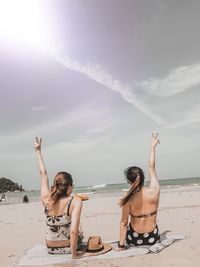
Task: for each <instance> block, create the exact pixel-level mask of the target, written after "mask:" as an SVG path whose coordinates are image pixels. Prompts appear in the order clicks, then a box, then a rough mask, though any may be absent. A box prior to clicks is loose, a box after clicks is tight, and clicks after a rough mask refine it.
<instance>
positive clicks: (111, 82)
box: [45, 46, 165, 125]
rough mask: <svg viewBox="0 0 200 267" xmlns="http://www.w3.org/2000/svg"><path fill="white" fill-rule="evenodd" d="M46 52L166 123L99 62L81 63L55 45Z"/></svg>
mask: <svg viewBox="0 0 200 267" xmlns="http://www.w3.org/2000/svg"><path fill="white" fill-rule="evenodd" d="M45 52H46V53H47V54H48V55H49V56H51V57H52V58H53V59H54V60H56V61H57V62H59V63H60V64H61V65H63V66H64V67H65V68H67V69H69V70H72V71H77V72H79V73H82V74H84V75H86V76H87V77H88V78H89V79H91V80H93V81H95V82H97V83H99V84H102V85H104V86H106V87H107V88H108V89H110V90H112V91H114V92H117V93H119V94H120V95H121V97H122V98H123V99H124V100H125V101H126V102H128V103H130V104H131V105H133V106H134V107H136V108H137V109H138V110H139V111H141V112H142V113H144V114H145V115H147V116H148V117H149V118H150V119H152V120H153V121H155V122H156V123H158V124H160V125H163V124H164V123H165V122H164V120H163V118H162V117H160V116H159V115H157V114H154V113H153V112H152V111H151V110H150V109H149V107H148V106H147V105H146V104H145V103H144V101H143V100H141V99H139V98H138V96H137V95H136V94H134V92H133V89H132V88H131V87H130V86H128V85H123V84H122V83H121V82H120V81H119V80H117V79H114V78H113V77H112V75H111V74H109V73H107V72H106V71H105V70H104V69H103V68H102V67H101V66H100V65H99V64H96V63H94V64H92V63H86V64H81V63H80V62H79V61H76V60H73V59H72V58H71V57H70V56H68V55H63V54H62V53H61V52H60V50H59V48H57V47H55V46H53V47H49V48H48V50H46V51H45Z"/></svg>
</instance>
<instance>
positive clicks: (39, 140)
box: [34, 137, 42, 152]
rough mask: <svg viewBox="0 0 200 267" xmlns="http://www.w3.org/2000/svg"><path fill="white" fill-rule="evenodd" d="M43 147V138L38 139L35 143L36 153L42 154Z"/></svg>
mask: <svg viewBox="0 0 200 267" xmlns="http://www.w3.org/2000/svg"><path fill="white" fill-rule="evenodd" d="M41 147H42V138H38V137H36V138H35V143H34V148H35V152H41Z"/></svg>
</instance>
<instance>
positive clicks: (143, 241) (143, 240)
mask: <svg viewBox="0 0 200 267" xmlns="http://www.w3.org/2000/svg"><path fill="white" fill-rule="evenodd" d="M156 214H157V211H155V212H152V213H148V214H143V215H138V216H134V215H132V214H130V215H131V217H133V218H148V217H151V216H153V215H156ZM159 241H160V233H159V230H158V226H157V225H156V227H155V228H154V229H153V231H151V232H146V233H137V232H136V231H135V230H134V229H133V227H132V225H131V223H130V224H129V226H128V228H127V232H126V242H127V244H128V245H129V246H140V245H154V244H155V243H157V242H159Z"/></svg>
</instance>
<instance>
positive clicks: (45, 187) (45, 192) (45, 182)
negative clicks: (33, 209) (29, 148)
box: [34, 137, 49, 205]
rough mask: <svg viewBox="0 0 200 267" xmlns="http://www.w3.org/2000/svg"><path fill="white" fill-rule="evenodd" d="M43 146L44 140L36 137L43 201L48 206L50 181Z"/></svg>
mask: <svg viewBox="0 0 200 267" xmlns="http://www.w3.org/2000/svg"><path fill="white" fill-rule="evenodd" d="M41 146H42V138H38V137H36V139H35V143H34V148H35V152H36V156H37V160H38V166H39V171H40V175H41V200H42V202H43V204H44V205H46V202H47V198H48V196H49V179H48V175H47V171H46V168H45V165H44V161H43V158H42V152H41Z"/></svg>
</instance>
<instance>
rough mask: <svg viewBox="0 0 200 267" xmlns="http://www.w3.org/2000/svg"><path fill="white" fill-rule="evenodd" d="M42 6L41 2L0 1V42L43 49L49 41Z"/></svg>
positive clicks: (34, 0)
mask: <svg viewBox="0 0 200 267" xmlns="http://www.w3.org/2000/svg"><path fill="white" fill-rule="evenodd" d="M43 4H44V1H43V0H0V41H3V42H12V43H13V42H20V43H30V44H31V45H34V46H37V47H38V48H40V49H44V48H45V46H46V45H47V44H48V42H49V40H50V31H49V28H50V25H49V21H48V16H47V10H46V9H45V8H44V5H43Z"/></svg>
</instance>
